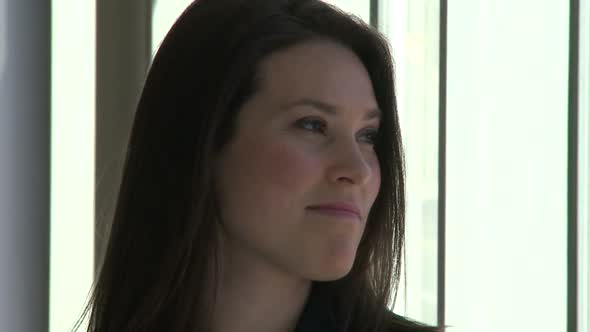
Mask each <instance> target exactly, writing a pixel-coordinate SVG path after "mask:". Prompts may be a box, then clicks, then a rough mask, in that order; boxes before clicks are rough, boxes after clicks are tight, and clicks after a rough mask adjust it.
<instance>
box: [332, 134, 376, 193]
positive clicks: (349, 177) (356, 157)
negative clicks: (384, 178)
mask: <svg viewBox="0 0 590 332" xmlns="http://www.w3.org/2000/svg"><path fill="white" fill-rule="evenodd" d="M332 148H333V153H332V154H331V162H330V166H329V167H328V176H329V178H330V181H332V182H338V183H340V182H347V183H349V184H355V185H364V184H366V183H368V182H369V180H370V179H371V176H373V170H372V168H371V161H370V158H369V156H367V152H364V151H362V149H361V148H360V146H359V143H358V142H352V143H344V144H338V146H337V147H336V144H334V146H333V147H332ZM372 158H375V159H376V157H372Z"/></svg>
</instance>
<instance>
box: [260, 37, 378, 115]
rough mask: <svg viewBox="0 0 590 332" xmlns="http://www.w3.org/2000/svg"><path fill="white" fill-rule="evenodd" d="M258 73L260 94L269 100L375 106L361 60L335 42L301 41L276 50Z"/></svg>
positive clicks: (359, 108) (370, 84)
mask: <svg viewBox="0 0 590 332" xmlns="http://www.w3.org/2000/svg"><path fill="white" fill-rule="evenodd" d="M258 74H259V75H258V76H259V93H260V94H261V95H262V96H263V97H264V98H265V99H267V100H268V101H269V102H272V103H276V104H285V103H289V102H292V101H295V100H297V99H301V98H310V99H318V100H322V101H324V102H326V103H330V104H333V105H335V106H336V107H338V108H343V109H346V108H349V109H357V110H365V109H370V108H377V104H376V101H375V96H374V92H373V86H372V83H371V80H370V78H369V75H368V73H367V70H366V68H365V67H364V65H363V63H362V62H361V60H360V59H359V58H358V57H357V56H356V54H355V53H354V52H352V51H351V50H349V49H348V48H346V47H344V46H341V45H339V44H337V43H335V42H330V41H313V42H304V43H301V44H297V45H295V46H291V47H289V48H286V49H283V50H280V51H278V52H275V53H273V54H271V55H269V56H268V57H266V58H265V59H264V60H263V61H262V62H261V64H260V67H259V73H258Z"/></svg>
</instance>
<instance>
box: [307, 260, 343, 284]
mask: <svg viewBox="0 0 590 332" xmlns="http://www.w3.org/2000/svg"><path fill="white" fill-rule="evenodd" d="M352 263H353V262H350V263H349V264H344V265H333V266H326V265H324V266H322V267H319V268H318V269H315V270H314V271H313V272H311V273H309V274H308V278H309V279H310V280H313V281H335V280H338V279H342V278H344V277H346V275H348V273H350V271H351V270H352Z"/></svg>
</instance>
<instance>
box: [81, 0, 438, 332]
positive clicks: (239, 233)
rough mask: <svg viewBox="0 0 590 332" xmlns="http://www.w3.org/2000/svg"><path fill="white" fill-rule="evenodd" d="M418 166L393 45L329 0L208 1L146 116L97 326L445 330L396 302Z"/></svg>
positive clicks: (195, 8)
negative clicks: (406, 162)
mask: <svg viewBox="0 0 590 332" xmlns="http://www.w3.org/2000/svg"><path fill="white" fill-rule="evenodd" d="M403 234H404V173H403V156H402V144H401V138H400V129H399V123H398V118H397V113H396V104H395V94H394V86H393V69H392V63H391V56H390V53H389V51H388V46H387V42H386V41H385V40H384V39H383V38H382V37H381V36H380V35H379V34H378V33H377V32H375V31H373V30H372V29H371V28H370V27H368V26H366V25H365V24H364V23H362V22H361V21H360V20H357V19H355V18H352V17H350V16H348V15H346V14H344V13H342V12H340V11H338V10H336V9H335V8H333V7H331V6H329V5H326V4H324V3H323V2H321V1H319V0H200V1H195V2H194V3H193V4H192V5H191V6H190V7H189V8H187V10H186V11H185V12H184V13H183V14H182V16H181V17H180V18H179V19H178V21H177V22H176V23H175V25H174V26H173V27H172V29H171V31H170V32H169V33H168V35H167V36H166V38H165V39H164V41H163V43H162V45H161V47H160V49H159V51H158V53H157V55H156V57H155V59H154V61H153V64H152V67H151V69H150V71H149V74H148V77H147V80H146V83H145V87H144V89H143V93H142V96H141V99H140V102H139V105H138V108H137V113H136V116H135V121H134V125H133V130H132V134H131V139H130V143H129V147H128V154H127V160H126V164H125V168H124V176H123V181H122V185H121V189H120V193H119V197H118V202H117V208H116V213H115V218H114V222H113V225H112V230H111V234H110V239H109V244H108V248H107V252H106V256H105V260H104V265H103V267H102V270H101V271H100V275H99V277H98V279H97V281H96V284H95V287H94V290H93V296H92V298H91V301H90V304H89V305H90V307H89V310H90V313H91V316H90V325H89V329H88V330H89V331H93V332H103V331H213V332H224V331H244V332H248V331H299V332H304V331H355V332H356V331H375V332H377V331H435V330H436V329H435V328H432V327H426V326H422V325H420V324H418V323H413V322H410V321H408V320H406V319H403V318H402V317H400V316H397V315H394V314H393V313H391V312H390V311H389V310H387V306H388V303H389V299H390V298H391V297H392V296H393V294H395V290H396V287H397V284H398V282H399V277H400V265H401V261H400V259H401V253H402V246H403Z"/></svg>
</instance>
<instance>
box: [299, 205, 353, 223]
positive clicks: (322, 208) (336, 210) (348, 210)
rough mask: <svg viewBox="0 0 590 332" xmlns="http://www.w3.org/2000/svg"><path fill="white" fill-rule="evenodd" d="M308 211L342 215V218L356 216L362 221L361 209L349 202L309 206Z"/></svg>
mask: <svg viewBox="0 0 590 332" xmlns="http://www.w3.org/2000/svg"><path fill="white" fill-rule="evenodd" d="M308 209H311V210H317V211H318V212H324V213H328V214H335V215H342V216H347V215H348V216H354V217H356V218H358V219H359V220H360V219H361V213H360V209H359V208H358V207H357V206H356V205H354V204H352V203H348V202H333V203H325V204H318V205H312V206H309V207H308Z"/></svg>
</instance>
